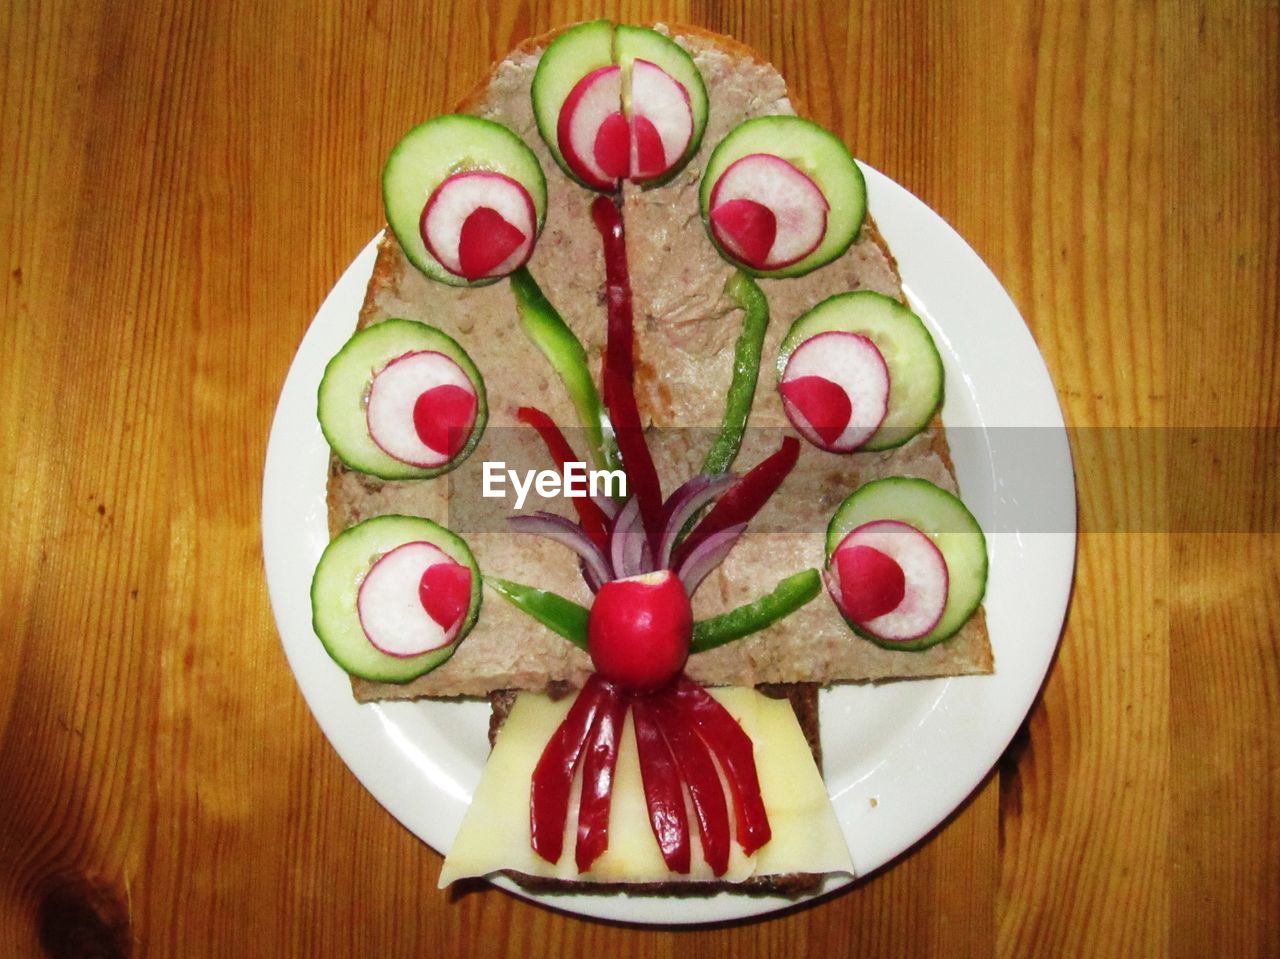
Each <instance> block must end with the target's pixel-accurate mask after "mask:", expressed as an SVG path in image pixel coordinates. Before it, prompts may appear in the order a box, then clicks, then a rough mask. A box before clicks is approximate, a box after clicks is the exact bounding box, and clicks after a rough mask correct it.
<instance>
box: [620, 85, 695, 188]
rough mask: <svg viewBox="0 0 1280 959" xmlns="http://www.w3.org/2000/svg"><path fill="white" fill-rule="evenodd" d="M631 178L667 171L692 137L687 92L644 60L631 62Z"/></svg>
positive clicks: (645, 176) (647, 177)
mask: <svg viewBox="0 0 1280 959" xmlns="http://www.w3.org/2000/svg"><path fill="white" fill-rule="evenodd" d="M630 106H631V114H630V115H631V130H632V138H631V179H633V180H637V181H643V180H651V179H654V178H655V177H659V176H662V174H664V173H666V172H667V171H669V170H670V169H671V168H672V167H674V166H675V165H676V164H677V163H679V162H680V158H681V157H683V156H684V152H685V150H687V149H689V142H690V141H691V140H692V139H693V107H692V106H691V105H690V102H689V91H688V90H686V89H685V88H684V85H683V84H682V83H680V82H679V81H678V80H676V79H675V78H674V77H673V76H671V74H669V73H667V71H666V70H664V69H662V67H660V66H658V65H657V64H656V63H651V62H649V61H648V60H636V61H634V62H633V63H632V65H631V101H630Z"/></svg>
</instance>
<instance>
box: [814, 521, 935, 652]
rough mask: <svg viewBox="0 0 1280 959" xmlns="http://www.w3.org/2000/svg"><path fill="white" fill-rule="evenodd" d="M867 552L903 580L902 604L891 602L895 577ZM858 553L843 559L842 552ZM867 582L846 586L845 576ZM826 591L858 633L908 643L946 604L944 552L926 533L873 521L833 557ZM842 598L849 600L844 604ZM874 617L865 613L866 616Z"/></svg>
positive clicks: (931, 624) (921, 633) (922, 632)
mask: <svg viewBox="0 0 1280 959" xmlns="http://www.w3.org/2000/svg"><path fill="white" fill-rule="evenodd" d="M861 550H869V552H870V553H871V554H874V553H879V554H881V555H882V556H883V557H884V558H885V559H886V560H888V561H889V562H890V563H892V564H893V565H895V566H897V567H898V568H899V570H900V571H901V573H902V577H903V590H902V596H901V598H900V600H899V601H898V602H897V603H896V604H894V606H892V607H891V608H889V609H887V610H886V609H884V606H885V605H886V604H887V603H888V601H889V600H890V599H892V598H893V595H892V590H893V573H892V571H891V570H888V569H887V567H886V566H885V564H884V563H883V562H882V561H881V560H879V559H878V558H876V557H875V556H873V555H869V554H868V553H867V552H862V551H861ZM855 551H858V552H857V554H856V555H854V556H851V557H845V556H843V555H842V554H843V553H846V552H855ZM862 575H865V576H868V577H869V581H866V582H862V581H859V582H852V583H848V584H846V582H845V578H846V576H862ZM826 578H827V588H828V590H829V591H830V592H831V596H832V598H833V599H834V600H835V602H836V605H837V606H838V607H839V608H840V611H841V612H842V613H843V614H844V615H845V616H846V617H848V618H849V619H850V620H852V621H853V622H855V623H857V624H858V626H859V627H860V628H862V629H865V630H866V631H867V632H869V633H871V634H872V635H873V636H876V637H877V638H879V639H882V640H886V641H888V642H908V641H910V640H914V639H919V638H920V637H921V636H926V635H928V633H929V631H930V630H932V629H933V628H934V627H935V626H937V625H938V620H940V619H941V618H942V613H943V611H944V610H945V609H946V606H947V591H948V588H949V586H950V577H949V575H948V571H947V561H946V559H945V558H944V557H943V555H942V551H941V550H939V549H938V547H937V546H936V545H935V544H934V542H933V540H931V539H930V538H929V537H928V536H926V535H925V534H924V533H922V532H920V530H918V529H916V528H915V527H914V526H911V525H909V524H907V523H901V522H898V521H897V520H876V521H874V522H871V523H864V524H863V525H862V526H859V527H858V528H857V529H855V530H853V531H851V532H850V533H849V534H848V535H847V536H846V537H845V538H844V539H843V540H841V541H840V545H839V546H837V547H836V549H835V552H834V553H832V555H831V562H830V568H829V569H828V570H827V577H826ZM846 597H849V598H850V599H852V600H853V603H852V605H846ZM869 613H870V614H874V615H867V614H869Z"/></svg>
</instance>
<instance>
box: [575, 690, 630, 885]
mask: <svg viewBox="0 0 1280 959" xmlns="http://www.w3.org/2000/svg"><path fill="white" fill-rule="evenodd" d="M605 688H606V689H607V690H608V695H607V696H606V697H605V701H604V702H603V703H602V704H601V706H600V708H599V709H598V710H597V711H596V721H595V725H593V726H592V727H591V741H590V745H589V746H588V747H587V754H586V756H585V757H584V758H583V761H582V795H581V796H580V797H579V802H578V845H577V853H576V857H577V863H578V872H586V871H587V870H588V869H590V868H591V864H592V863H594V862H595V861H596V860H597V859H598V858H599V857H600V854H601V853H602V852H604V851H605V850H606V849H608V848H609V804H610V802H611V801H612V799H613V770H614V767H615V766H617V764H618V740H619V739H621V738H622V723H623V720H625V719H626V718H627V706H628V705H629V703H628V697H627V696H626V695H625V694H624V693H623V692H622V690H620V689H619V688H618V687H617V686H615V685H613V684H612V683H605Z"/></svg>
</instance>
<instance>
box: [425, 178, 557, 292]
mask: <svg viewBox="0 0 1280 959" xmlns="http://www.w3.org/2000/svg"><path fill="white" fill-rule="evenodd" d="M537 224H538V220H537V212H536V211H535V210H534V206H533V198H532V197H530V196H529V191H528V190H526V189H525V188H524V187H523V186H521V185H520V184H519V183H518V182H516V181H515V180H513V179H511V177H509V176H505V175H503V174H501V173H490V172H487V171H472V172H470V173H455V174H454V175H453V176H451V177H449V178H448V179H446V180H445V181H444V182H443V183H441V184H440V185H439V186H438V187H436V188H435V190H434V192H432V194H431V198H430V199H428V200H427V205H426V206H425V207H423V208H422V219H421V220H420V221H419V224H418V227H419V231H420V232H421V233H422V242H423V243H424V244H425V245H426V247H427V252H428V253H430V254H431V255H432V256H433V257H435V258H436V259H437V260H438V261H439V262H440V265H441V266H443V267H444V268H445V269H446V270H448V271H449V272H450V273H452V274H454V275H455V276H461V277H463V278H464V279H467V280H479V279H484V278H487V277H498V276H506V275H507V274H508V273H510V272H511V271H512V270H514V269H515V268H516V267H518V266H520V265H521V264H523V263H524V262H525V261H526V260H527V259H529V255H530V254H531V253H532V252H533V240H534V234H535V233H536V232H537Z"/></svg>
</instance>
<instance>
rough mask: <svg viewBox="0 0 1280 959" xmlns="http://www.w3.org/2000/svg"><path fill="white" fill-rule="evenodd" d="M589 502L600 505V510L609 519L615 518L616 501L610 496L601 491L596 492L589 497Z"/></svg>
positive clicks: (616, 513) (616, 511) (616, 510)
mask: <svg viewBox="0 0 1280 959" xmlns="http://www.w3.org/2000/svg"><path fill="white" fill-rule="evenodd" d="M591 502H593V503H595V504H596V505H597V506H599V507H600V511H601V512H602V513H604V515H605V516H607V517H609V519H615V518H616V517H617V515H618V510H619V506H618V501H617V500H616V499H614V498H613V497H612V496H605V495H604V494H603V493H597V494H595V495H594V496H592V497H591Z"/></svg>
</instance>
